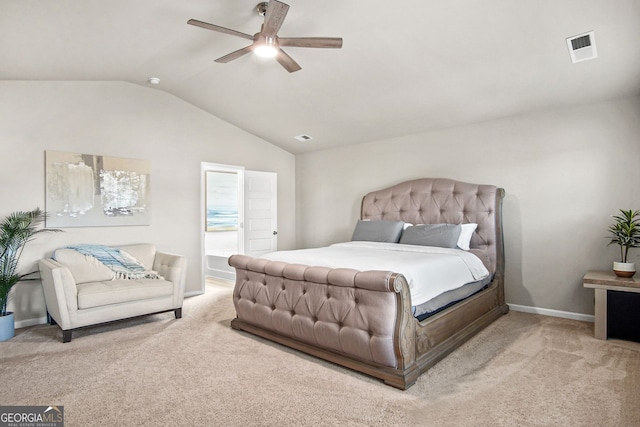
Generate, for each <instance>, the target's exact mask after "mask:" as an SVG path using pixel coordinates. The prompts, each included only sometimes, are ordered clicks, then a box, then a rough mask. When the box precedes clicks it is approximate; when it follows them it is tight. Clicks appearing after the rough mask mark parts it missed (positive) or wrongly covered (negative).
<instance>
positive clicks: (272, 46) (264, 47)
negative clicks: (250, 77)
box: [253, 37, 278, 58]
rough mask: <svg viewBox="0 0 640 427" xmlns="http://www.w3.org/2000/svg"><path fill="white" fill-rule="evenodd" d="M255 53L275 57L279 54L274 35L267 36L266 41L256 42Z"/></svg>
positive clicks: (264, 56) (263, 56) (265, 56)
mask: <svg viewBox="0 0 640 427" xmlns="http://www.w3.org/2000/svg"><path fill="white" fill-rule="evenodd" d="M253 53H255V54H256V55H258V56H259V57H261V58H273V57H274V56H276V55H277V54H278V48H277V47H276V41H275V39H274V38H272V37H265V40H264V42H262V43H256V44H255V46H254V47H253Z"/></svg>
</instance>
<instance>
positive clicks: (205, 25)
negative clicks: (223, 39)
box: [187, 19, 253, 40]
mask: <svg viewBox="0 0 640 427" xmlns="http://www.w3.org/2000/svg"><path fill="white" fill-rule="evenodd" d="M187 24H189V25H195V26H196V27H200V28H205V29H207V30H211V31H217V32H219V33H225V34H231V35H232V36H238V37H242V38H243V39H247V40H253V36H250V35H249V34H245V33H241V32H240V31H235V30H230V29H229V28H225V27H221V26H219V25H213V24H209V23H207V22H202V21H198V20H197V19H189V20H188V21H187Z"/></svg>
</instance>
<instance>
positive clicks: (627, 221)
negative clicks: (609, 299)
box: [609, 209, 640, 277]
mask: <svg viewBox="0 0 640 427" xmlns="http://www.w3.org/2000/svg"><path fill="white" fill-rule="evenodd" d="M613 219H614V220H615V221H614V223H613V224H612V225H611V226H610V227H609V234H610V238H611V241H610V242H609V245H612V244H614V243H615V244H617V245H619V246H620V261H619V262H618V261H614V262H613V272H614V273H615V274H616V275H617V276H618V277H633V275H634V274H635V273H636V266H635V263H633V262H628V258H627V256H628V254H629V249H630V248H637V247H640V211H634V210H631V209H629V210H628V211H625V210H624V209H620V214H619V215H614V216H613Z"/></svg>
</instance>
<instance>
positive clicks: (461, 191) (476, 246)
mask: <svg viewBox="0 0 640 427" xmlns="http://www.w3.org/2000/svg"><path fill="white" fill-rule="evenodd" d="M503 197H504V190H503V189H502V188H497V187H495V186H493V185H478V184H469V183H466V182H460V181H454V180H451V179H439V178H423V179H416V180H413V181H406V182H403V183H400V184H397V185H394V186H392V187H389V188H385V189H383V190H378V191H373V192H371V193H369V194H367V195H365V196H364V198H363V199H362V210H361V215H360V216H361V218H362V219H372V220H390V221H405V222H409V223H412V224H442V223H445V224H465V223H476V224H478V227H477V228H476V231H475V232H474V233H473V236H472V237H471V245H470V247H471V252H473V253H474V254H476V255H477V256H478V257H479V258H480V259H481V260H482V262H483V263H484V264H485V266H486V267H487V269H488V270H489V271H490V272H492V273H498V274H500V275H503V274H504V251H503V239H502V212H501V211H502V198H503Z"/></svg>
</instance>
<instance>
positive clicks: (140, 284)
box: [77, 279, 173, 310]
mask: <svg viewBox="0 0 640 427" xmlns="http://www.w3.org/2000/svg"><path fill="white" fill-rule="evenodd" d="M77 288H78V308H79V309H80V310H82V309H86V308H92V307H101V306H105V305H110V304H120V303H123V302H131V301H140V300H145V299H154V298H160V297H164V296H167V295H172V294H173V283H171V282H169V281H167V280H162V279H136V280H124V279H123V280H108V281H96V282H88V283H82V284H78V286H77Z"/></svg>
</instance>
